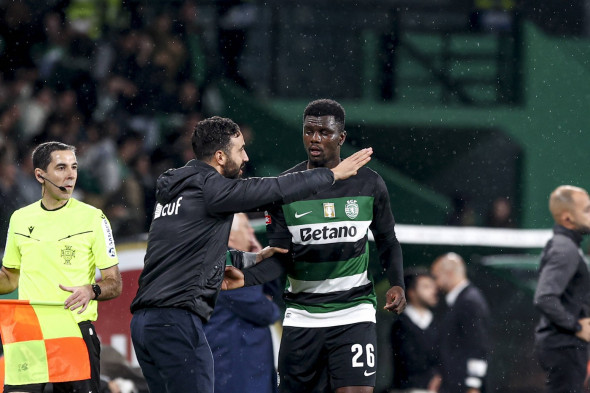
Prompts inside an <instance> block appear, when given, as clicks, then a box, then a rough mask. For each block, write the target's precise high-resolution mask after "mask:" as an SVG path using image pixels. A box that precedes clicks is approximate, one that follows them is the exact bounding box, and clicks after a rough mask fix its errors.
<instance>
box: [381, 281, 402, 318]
mask: <svg viewBox="0 0 590 393" xmlns="http://www.w3.org/2000/svg"><path fill="white" fill-rule="evenodd" d="M405 308H406V295H405V293H404V290H403V289H402V287H391V288H389V291H387V293H386V294H385V307H383V309H384V310H387V311H394V312H395V313H396V314H401V312H402V311H404V309H405Z"/></svg>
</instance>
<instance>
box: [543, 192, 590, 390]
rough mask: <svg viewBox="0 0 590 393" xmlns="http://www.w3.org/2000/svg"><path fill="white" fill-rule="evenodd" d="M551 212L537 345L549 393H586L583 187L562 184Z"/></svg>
mask: <svg viewBox="0 0 590 393" xmlns="http://www.w3.org/2000/svg"><path fill="white" fill-rule="evenodd" d="M549 210H550V211H551V214H552V215H553V219H554V220H555V226H554V227H553V237H552V238H551V239H550V240H549V241H548V242H547V245H546V246H545V249H544V250H543V255H542V257H541V265H540V267H539V283H538V285H537V290H536V292H535V299H534V303H535V307H536V308H537V310H539V311H540V313H541V319H540V321H539V324H538V325H537V328H536V331H535V347H536V352H537V356H538V357H539V361H540V363H541V367H542V368H543V370H544V371H545V372H546V373H547V380H546V387H547V392H550V393H560V392H564V393H565V392H568V393H576V392H582V391H584V389H583V385H584V378H585V377H586V364H587V362H588V341H590V318H588V317H589V316H590V275H589V274H588V266H587V264H586V260H585V258H584V255H583V253H582V251H581V249H580V242H581V241H582V235H585V234H587V233H589V232H590V198H589V197H588V193H587V192H586V190H584V189H581V188H578V187H572V186H561V187H558V188H557V189H556V190H555V191H553V193H551V197H550V199H549Z"/></svg>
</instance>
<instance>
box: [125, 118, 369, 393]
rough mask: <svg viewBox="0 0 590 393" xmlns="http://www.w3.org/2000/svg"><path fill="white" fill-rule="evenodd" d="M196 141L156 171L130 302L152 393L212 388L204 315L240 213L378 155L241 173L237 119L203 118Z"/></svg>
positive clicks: (306, 189)
mask: <svg viewBox="0 0 590 393" xmlns="http://www.w3.org/2000/svg"><path fill="white" fill-rule="evenodd" d="M192 146H193V151H194V153H195V156H196V158H197V159H196V160H191V161H189V162H188V163H187V164H186V165H185V166H184V167H182V168H178V169H171V170H168V171H166V172H165V173H164V174H162V175H161V176H160V177H159V178H158V182H157V190H156V198H157V201H158V203H157V204H156V207H155V209H154V216H153V219H152V223H151V226H150V231H149V234H148V244H147V250H146V255H145V259H144V269H143V271H142V273H141V275H140V277H139V288H138V290H137V295H136V297H135V299H134V300H133V302H132V303H131V312H132V313H133V317H132V320H131V338H132V341H133V346H134V349H135V353H136V355H137V359H138V361H139V365H140V366H141V369H142V371H143V374H144V376H145V378H146V380H147V382H148V385H149V388H150V391H151V392H154V393H155V392H157V393H166V392H168V393H178V392H189V391H198V392H199V393H210V392H213V357H212V355H211V350H210V348H209V344H208V343H207V340H206V338H205V334H204V332H203V323H206V322H207V321H208V320H209V317H210V316H211V313H212V311H213V307H214V305H215V300H216V299H217V294H218V293H219V290H220V287H221V284H222V281H223V276H224V266H225V262H226V255H227V242H228V239H229V232H230V228H231V224H232V221H233V215H234V213H236V212H240V211H251V210H253V209H256V208H260V207H263V206H266V205H268V204H270V203H273V202H280V203H290V202H293V201H295V200H298V199H301V198H304V197H307V196H310V195H313V194H314V193H316V192H319V191H321V190H324V189H327V188H329V187H331V186H332V184H333V183H334V182H335V181H337V180H343V179H345V178H348V177H350V176H352V175H355V174H356V172H357V170H358V169H359V168H360V167H362V166H363V165H364V164H366V163H367V162H368V161H369V160H370V155H371V154H372V150H371V149H370V148H368V149H363V150H361V151H359V152H357V153H355V154H353V155H352V156H350V157H348V158H347V159H345V160H343V161H342V162H341V163H340V164H339V165H338V166H337V167H335V168H333V169H328V168H317V169H313V170H311V171H303V172H297V173H291V174H288V175H285V176H279V177H274V178H252V179H245V180H240V179H239V177H240V175H241V173H242V169H243V167H244V165H245V163H246V162H247V161H248V155H247V154H246V151H245V146H244V138H243V136H242V133H241V132H240V129H239V127H238V125H237V124H236V123H234V122H233V121H231V120H230V119H225V118H220V117H212V118H209V119H205V120H203V121H200V122H199V123H198V124H197V126H196V127H195V130H194V132H193V136H192Z"/></svg>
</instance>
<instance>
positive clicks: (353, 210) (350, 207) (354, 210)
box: [344, 199, 359, 220]
mask: <svg viewBox="0 0 590 393" xmlns="http://www.w3.org/2000/svg"><path fill="white" fill-rule="evenodd" d="M344 213H346V215H347V216H348V218H350V219H351V220H354V219H355V218H356V216H358V215H359V204H358V203H357V201H355V200H354V199H351V200H349V201H346V206H344Z"/></svg>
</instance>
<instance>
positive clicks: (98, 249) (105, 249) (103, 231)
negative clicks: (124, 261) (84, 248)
mask: <svg viewBox="0 0 590 393" xmlns="http://www.w3.org/2000/svg"><path fill="white" fill-rule="evenodd" d="M99 212H100V213H99V214H98V215H97V216H96V219H95V220H94V221H95V224H94V227H95V233H96V237H95V239H94V244H93V245H92V252H93V254H94V257H95V261H96V267H97V268H99V269H107V268H109V267H112V266H115V265H117V264H118V263H119V259H118V257H117V251H116V250H115V239H114V237H113V231H112V230H111V224H110V223H109V220H108V219H107V217H106V216H105V215H104V213H103V212H102V211H100V210H99Z"/></svg>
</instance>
